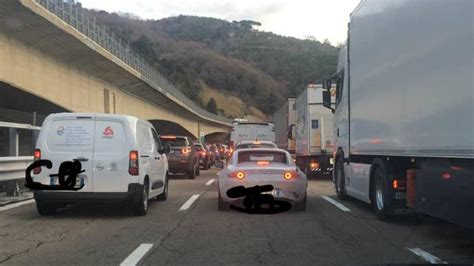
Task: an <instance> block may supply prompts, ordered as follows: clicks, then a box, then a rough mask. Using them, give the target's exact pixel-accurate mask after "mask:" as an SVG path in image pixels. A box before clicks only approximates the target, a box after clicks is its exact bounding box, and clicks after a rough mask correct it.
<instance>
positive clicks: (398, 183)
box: [392, 179, 407, 189]
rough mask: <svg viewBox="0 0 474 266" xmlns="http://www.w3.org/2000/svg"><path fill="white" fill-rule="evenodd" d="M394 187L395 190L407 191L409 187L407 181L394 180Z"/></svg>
mask: <svg viewBox="0 0 474 266" xmlns="http://www.w3.org/2000/svg"><path fill="white" fill-rule="evenodd" d="M392 187H393V188H394V189H406V187H407V181H405V180H397V179H394V180H393V181H392Z"/></svg>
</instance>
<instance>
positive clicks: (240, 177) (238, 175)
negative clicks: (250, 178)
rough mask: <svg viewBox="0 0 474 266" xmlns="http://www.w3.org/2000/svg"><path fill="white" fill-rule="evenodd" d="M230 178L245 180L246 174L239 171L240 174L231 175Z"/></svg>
mask: <svg viewBox="0 0 474 266" xmlns="http://www.w3.org/2000/svg"><path fill="white" fill-rule="evenodd" d="M228 176H229V177H231V178H237V179H239V180H242V179H244V178H245V173H244V172H242V171H238V172H233V173H230V174H229V175H228Z"/></svg>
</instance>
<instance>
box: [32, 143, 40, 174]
mask: <svg viewBox="0 0 474 266" xmlns="http://www.w3.org/2000/svg"><path fill="white" fill-rule="evenodd" d="M34 160H35V161H38V160H41V150H40V149H36V150H35V153H34ZM39 173H41V167H36V168H35V169H33V174H35V175H37V174H39Z"/></svg>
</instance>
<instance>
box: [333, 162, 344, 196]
mask: <svg viewBox="0 0 474 266" xmlns="http://www.w3.org/2000/svg"><path fill="white" fill-rule="evenodd" d="M335 173H336V178H335V179H336V180H335V182H334V185H335V187H336V194H337V198H338V199H340V200H347V192H346V176H345V175H344V162H343V160H342V159H340V158H339V159H338V160H337V162H336V172H335Z"/></svg>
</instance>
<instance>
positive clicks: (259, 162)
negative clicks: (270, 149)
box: [257, 161, 270, 165]
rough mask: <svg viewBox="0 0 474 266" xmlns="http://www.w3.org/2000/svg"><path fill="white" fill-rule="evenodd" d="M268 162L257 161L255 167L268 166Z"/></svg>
mask: <svg viewBox="0 0 474 266" xmlns="http://www.w3.org/2000/svg"><path fill="white" fill-rule="evenodd" d="M269 164H270V162H269V161H257V165H269Z"/></svg>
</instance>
